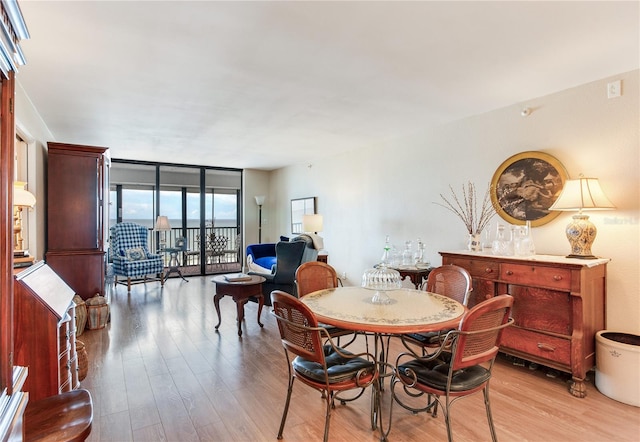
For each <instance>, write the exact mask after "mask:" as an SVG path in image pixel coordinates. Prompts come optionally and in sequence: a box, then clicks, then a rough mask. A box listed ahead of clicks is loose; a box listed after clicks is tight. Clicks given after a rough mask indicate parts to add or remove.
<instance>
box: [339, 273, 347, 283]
mask: <svg viewBox="0 0 640 442" xmlns="http://www.w3.org/2000/svg"><path fill="white" fill-rule="evenodd" d="M340 279H342V280H343V281H346V279H347V272H342V276H341V277H340Z"/></svg>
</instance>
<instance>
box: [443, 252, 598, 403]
mask: <svg viewBox="0 0 640 442" xmlns="http://www.w3.org/2000/svg"><path fill="white" fill-rule="evenodd" d="M440 255H442V263H443V264H455V265H458V266H460V267H463V268H465V269H467V270H468V271H469V273H471V276H472V278H473V291H472V296H471V298H470V301H469V306H473V305H475V304H477V303H479V302H482V301H483V300H484V299H488V298H491V297H493V296H496V295H499V294H504V293H509V294H510V295H512V296H513V297H514V304H513V310H512V317H513V318H514V320H515V322H514V325H513V326H512V327H509V328H507V329H506V330H505V331H504V333H503V337H502V342H501V345H500V350H501V351H502V352H504V353H507V354H510V355H513V356H517V357H520V358H523V359H526V360H528V361H532V362H536V363H539V364H542V365H545V366H547V367H551V368H555V369H557V370H561V371H564V372H567V373H571V376H572V379H573V383H572V385H571V386H570V387H569V391H570V392H571V394H573V395H574V396H577V397H584V396H585V395H586V388H585V385H584V380H585V377H586V373H587V371H589V370H590V369H591V368H593V367H594V366H595V334H596V332H598V331H599V330H603V329H604V327H605V300H606V271H607V262H609V260H608V259H591V260H585V259H572V258H565V257H561V256H551V255H535V256H531V257H526V258H520V257H514V256H493V255H484V254H478V253H465V252H440Z"/></svg>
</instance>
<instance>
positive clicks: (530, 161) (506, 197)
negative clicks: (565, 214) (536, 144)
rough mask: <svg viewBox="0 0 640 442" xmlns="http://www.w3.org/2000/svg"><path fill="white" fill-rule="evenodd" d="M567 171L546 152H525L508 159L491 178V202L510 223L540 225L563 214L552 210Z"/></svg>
mask: <svg viewBox="0 0 640 442" xmlns="http://www.w3.org/2000/svg"><path fill="white" fill-rule="evenodd" d="M566 180H567V171H566V170H565V168H564V166H563V165H562V164H561V163H560V161H558V160H557V159H556V158H554V157H553V156H551V155H549V154H546V153H544V152H533V151H531V152H522V153H519V154H516V155H513V156H512V157H510V158H508V159H506V160H505V161H504V162H503V163H502V164H501V165H500V167H498V169H497V170H496V171H495V173H494V174H493V178H492V179H491V201H492V202H493V206H494V207H495V208H496V212H497V213H498V215H500V217H501V218H502V219H504V220H505V221H507V222H509V223H511V224H524V223H525V222H526V221H531V225H532V226H534V227H535V226H541V225H543V224H546V223H548V222H549V221H551V220H552V219H553V218H555V217H556V216H558V215H559V214H560V212H557V211H551V210H549V207H551V205H552V204H553V203H554V202H555V201H556V199H557V198H558V197H559V196H560V192H562V188H563V187H564V182H565V181H566Z"/></svg>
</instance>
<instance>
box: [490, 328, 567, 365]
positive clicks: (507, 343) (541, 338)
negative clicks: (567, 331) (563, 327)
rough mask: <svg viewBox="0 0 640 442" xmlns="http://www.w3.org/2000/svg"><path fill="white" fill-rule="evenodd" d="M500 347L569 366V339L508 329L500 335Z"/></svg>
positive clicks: (519, 329) (518, 329)
mask: <svg viewBox="0 0 640 442" xmlns="http://www.w3.org/2000/svg"><path fill="white" fill-rule="evenodd" d="M500 347H505V348H507V349H509V348H511V349H513V350H518V351H521V352H524V353H527V354H530V355H535V356H538V357H541V358H544V359H548V360H550V361H554V362H558V363H560V364H565V365H571V341H570V340H569V339H562V338H557V337H554V336H549V335H545V334H543V333H536V332H532V331H529V330H523V329H521V328H518V327H508V328H506V329H505V331H504V333H503V334H502V341H501V342H500Z"/></svg>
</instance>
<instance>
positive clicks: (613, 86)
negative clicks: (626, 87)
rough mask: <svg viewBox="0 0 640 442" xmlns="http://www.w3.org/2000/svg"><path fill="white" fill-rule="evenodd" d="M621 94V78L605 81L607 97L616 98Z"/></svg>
mask: <svg viewBox="0 0 640 442" xmlns="http://www.w3.org/2000/svg"><path fill="white" fill-rule="evenodd" d="M621 95H622V82H621V80H617V81H612V82H611V83H607V98H617V97H619V96H621Z"/></svg>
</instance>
